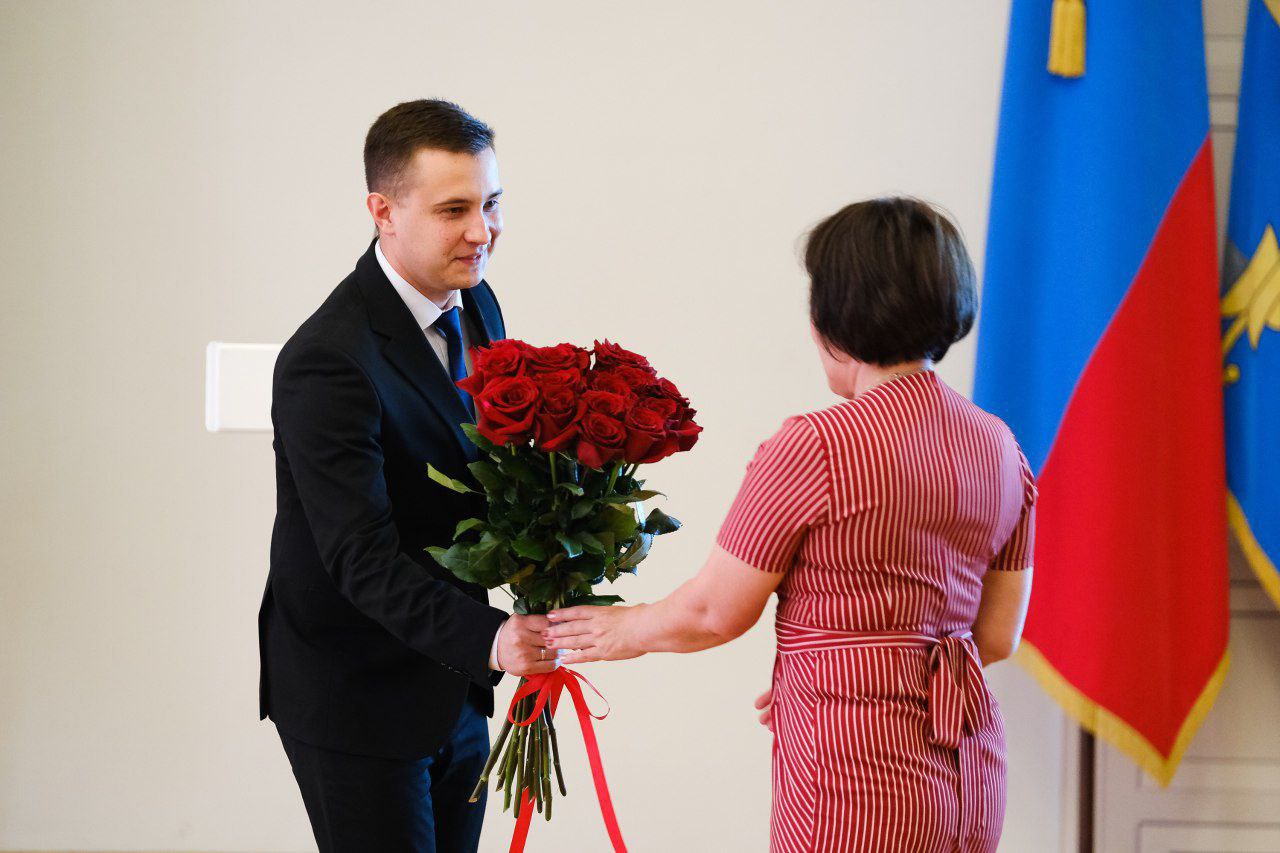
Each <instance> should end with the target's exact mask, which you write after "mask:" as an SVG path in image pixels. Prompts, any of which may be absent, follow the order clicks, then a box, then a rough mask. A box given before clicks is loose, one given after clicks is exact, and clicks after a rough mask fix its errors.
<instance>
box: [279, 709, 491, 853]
mask: <svg viewBox="0 0 1280 853" xmlns="http://www.w3.org/2000/svg"><path fill="white" fill-rule="evenodd" d="M280 740H281V742H282V743H283V744H284V751H285V754H286V755H287V756H289V764H290V765H292V766H293V775H294V778H295V779H297V780H298V787H299V788H300V789H301V790H302V801H303V803H304V804H305V805H306V807H307V816H308V817H309V818H311V829H312V831H314V832H315V836H316V844H317V845H318V846H319V848H320V852H321V853H475V850H476V848H477V847H478V846H479V844H480V825H481V823H482V822H483V820H484V806H485V797H484V796H481V798H480V800H479V802H475V803H469V802H467V799H468V798H469V797H470V796H471V791H472V790H473V789H474V788H475V784H476V780H477V779H479V778H480V771H481V770H483V769H484V762H485V759H486V758H488V756H489V727H488V724H487V723H486V721H485V718H484V716H483V715H482V714H481V713H480V712H479V711H477V710H476V709H475V708H473V707H472V705H471V703H470V702H465V703H463V706H462V712H461V713H460V714H459V715H458V722H457V724H456V725H455V727H454V730H453V734H452V735H451V736H450V738H449V740H447V741H446V742H445V745H444V746H442V747H441V748H440V750H439V751H438V752H437V753H436V754H435V755H430V756H427V757H426V758H421V759H417V760H413V761H402V760H397V759H391V758H371V757H369V756H364V755H348V754H347V753H343V752H333V751H331V750H327V749H322V748H320V747H318V746H312V745H311V744H308V743H303V742H302V741H300V740H297V739H295V738H291V737H289V736H288V735H286V734H285V733H284V732H280Z"/></svg>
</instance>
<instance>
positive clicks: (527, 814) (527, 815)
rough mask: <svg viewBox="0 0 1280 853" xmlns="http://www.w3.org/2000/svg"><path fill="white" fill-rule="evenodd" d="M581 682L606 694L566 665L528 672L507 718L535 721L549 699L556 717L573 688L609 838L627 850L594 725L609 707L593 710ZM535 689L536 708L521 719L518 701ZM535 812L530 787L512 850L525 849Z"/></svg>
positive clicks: (620, 849) (523, 794)
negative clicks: (564, 695) (562, 699)
mask: <svg viewBox="0 0 1280 853" xmlns="http://www.w3.org/2000/svg"><path fill="white" fill-rule="evenodd" d="M578 682H582V684H585V685H587V686H588V687H590V688H591V690H592V692H594V693H595V694H596V695H597V696H599V697H600V698H601V699H604V696H603V694H601V693H600V691H599V690H596V686H595V685H594V684H592V683H591V682H590V681H588V680H587V679H586V678H585V677H583V676H582V675H581V674H580V673H577V672H574V671H573V670H571V669H569V668H567V667H563V666H562V667H558V668H556V669H555V670H553V671H551V672H547V673H537V674H534V675H530V676H526V677H525V680H524V684H522V685H521V686H520V689H519V690H517V691H516V695H515V696H512V697H511V707H510V708H508V709H507V719H508V720H510V721H511V722H512V723H514V724H515V725H517V726H527V725H531V724H532V723H533V721H534V720H536V719H538V717H539V716H540V715H541V714H542V709H543V708H545V707H546V706H547V704H548V703H549V704H550V705H551V716H552V717H554V716H555V714H556V706H557V705H558V704H559V702H560V691H561V690H568V691H569V696H570V697H571V698H572V699H573V707H574V710H576V711H577V712H578V724H579V725H581V726H582V741H583V743H584V744H585V745H586V748H587V759H588V760H589V761H590V762H591V778H592V780H593V781H594V782H595V783H596V799H598V800H599V801H600V814H601V815H602V816H603V817H604V826H605V829H607V830H608V831H609V840H610V841H612V842H613V849H614V850H615V851H617V853H627V846H626V844H624V843H623V841H622V830H621V829H619V828H618V816H617V815H616V814H615V813H614V811H613V800H612V798H610V796H609V783H608V782H606V781H605V778H604V764H603V763H602V762H601V761H600V745H599V744H598V743H597V742H596V732H595V728H594V727H593V726H592V725H591V720H592V718H593V717H594V718H595V719H597V720H603V719H604V718H605V717H607V716H609V711H608V709H607V708H606V710H605V712H604V713H603V714H599V715H596V714H593V713H591V709H590V708H589V707H588V706H587V699H586V696H584V695H583V692H582V684H579V683H578ZM535 693H536V694H537V695H538V698H537V699H536V700H535V701H534V703H533V710H532V711H531V712H530V713H529V716H528V717H527V718H525V719H523V720H517V719H516V718H515V713H516V705H517V704H518V703H519V702H520V700H521V699H524V698H525V697H526V696H532V695H534V694H535ZM605 704H606V706H607V705H608V702H607V701H606V703H605ZM533 813H534V805H533V796H532V795H531V794H530V793H529V790H528V789H527V788H526V789H524V790H523V791H521V792H520V817H519V818H517V819H516V831H515V834H514V835H512V836H511V853H521V851H523V850H524V844H525V840H526V839H527V838H528V837H529V825H530V823H531V822H532V821H533Z"/></svg>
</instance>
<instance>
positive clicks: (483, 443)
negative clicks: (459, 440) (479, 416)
mask: <svg viewBox="0 0 1280 853" xmlns="http://www.w3.org/2000/svg"><path fill="white" fill-rule="evenodd" d="M462 431H463V432H464V433H466V435H467V438H469V439H471V443H472V444H474V445H475V446H476V447H478V448H480V449H481V450H483V451H485V452H486V453H488V452H489V451H491V450H493V449H495V448H496V447H497V446H498V445H496V444H494V443H493V442H492V441H490V440H489V439H487V438H485V437H484V436H483V435H481V434H480V430H479V429H478V428H477V427H476V425H475V424H469V423H468V424H463V425H462Z"/></svg>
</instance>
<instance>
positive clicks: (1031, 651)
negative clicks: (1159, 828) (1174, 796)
mask: <svg viewBox="0 0 1280 853" xmlns="http://www.w3.org/2000/svg"><path fill="white" fill-rule="evenodd" d="M1016 657H1017V659H1018V662H1019V663H1020V664H1021V665H1022V667H1023V669H1026V670H1027V671H1028V672H1029V673H1031V675H1032V676H1033V677H1035V679H1036V681H1038V682H1040V687H1041V688H1042V689H1043V690H1044V691H1045V692H1046V693H1048V694H1049V696H1050V697H1051V698H1052V699H1053V700H1054V701H1055V702H1057V703H1058V704H1059V705H1061V706H1062V709H1063V710H1064V711H1066V712H1067V714H1068V715H1069V716H1071V717H1072V718H1073V719H1074V720H1075V721H1076V722H1077V723H1079V724H1080V725H1081V726H1082V727H1084V728H1085V729H1086V730H1088V731H1089V732H1092V733H1093V735H1094V736H1096V737H1098V738H1100V739H1101V740H1104V741H1106V742H1107V743H1109V744H1111V745H1112V746H1114V747H1115V748H1116V749H1118V750H1120V751H1121V752H1122V753H1124V754H1125V755H1127V756H1129V758H1130V759H1132V760H1133V762H1134V763H1135V764H1137V765H1138V766H1139V767H1140V768H1142V769H1143V770H1144V771H1146V772H1147V774H1148V775H1150V776H1151V778H1153V779H1155V780H1156V782H1158V783H1159V784H1160V787H1162V788H1167V787H1168V786H1169V783H1170V782H1172V781H1173V776H1174V774H1175V773H1177V771H1178V765H1179V764H1180V763H1181V762H1182V756H1183V754H1184V753H1185V752H1186V751H1187V747H1188V746H1190V745H1191V740H1192V738H1194V737H1195V735H1196V732H1197V731H1198V730H1199V728H1200V724H1201V723H1203V722H1204V718H1205V716H1206V715H1208V713H1209V709H1210V708H1212V707H1213V702H1214V700H1215V699H1217V698H1218V693H1219V691H1221V690H1222V682H1223V679H1225V678H1226V674H1227V667H1228V665H1229V662H1230V659H1231V655H1230V653H1229V652H1226V651H1224V652H1223V653H1222V660H1221V661H1220V662H1219V663H1218V666H1217V667H1216V668H1215V669H1214V671H1213V674H1212V675H1211V676H1209V680H1208V681H1207V682H1206V683H1205V686H1204V689H1203V690H1202V691H1201V692H1200V697H1199V698H1198V699H1196V701H1195V704H1194V705H1192V706H1191V710H1190V711H1189V712H1188V713H1187V717H1186V719H1185V720H1183V721H1182V726H1181V728H1179V730H1178V736H1177V737H1176V738H1174V741H1173V750H1172V751H1171V752H1170V753H1169V755H1168V757H1166V756H1164V755H1163V754H1162V753H1161V752H1160V751H1159V750H1158V749H1156V748H1155V747H1154V746H1153V745H1152V744H1151V741H1149V740H1147V738H1146V737H1144V736H1143V735H1142V734H1141V733H1140V732H1139V731H1138V730H1137V729H1135V728H1134V727H1133V726H1131V725H1129V724H1128V723H1126V722H1125V721H1124V720H1122V719H1120V718H1119V717H1117V716H1116V715H1115V714H1113V713H1111V712H1110V711H1108V710H1107V709H1106V708H1104V707H1102V705H1100V704H1098V703H1097V702H1095V701H1093V700H1092V699H1090V698H1089V697H1088V696H1085V695H1084V694H1083V693H1081V692H1080V690H1079V689H1077V688H1076V686H1075V685H1073V684H1072V683H1071V682H1070V681H1068V680H1067V679H1066V678H1064V677H1063V675H1062V674H1061V673H1060V672H1058V670H1057V669H1056V668H1054V666H1053V664H1051V663H1049V660H1048V658H1046V657H1045V656H1044V655H1043V654H1041V653H1040V650H1039V649H1037V648H1036V647H1035V646H1034V645H1032V644H1031V643H1029V642H1027V641H1026V640H1023V641H1022V645H1021V647H1020V648H1019V649H1018V652H1017V654H1016Z"/></svg>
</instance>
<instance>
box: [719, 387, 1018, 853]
mask: <svg viewBox="0 0 1280 853" xmlns="http://www.w3.org/2000/svg"><path fill="white" fill-rule="evenodd" d="M1035 494H1036V491H1035V484H1034V480H1033V478H1032V476H1031V472H1030V469H1029V468H1028V466H1027V462H1026V459H1025V458H1024V457H1023V455H1022V452H1021V451H1020V450H1019V448H1018V445H1017V443H1016V442H1015V441H1014V438H1013V435H1012V434H1011V433H1010V432H1009V429H1008V427H1006V426H1005V425H1004V423H1003V422H1001V421H1000V420H999V419H998V418H996V417H994V416H992V415H990V414H988V413H986V412H984V411H982V410H981V409H979V408H978V407H977V406H975V405H973V404H972V403H970V402H969V401H968V400H966V399H964V398H963V397H961V396H960V395H959V394H957V393H956V392H955V391H953V390H951V389H950V388H948V387H947V386H946V385H945V384H943V383H942V381H941V380H939V379H938V377H937V375H936V374H934V373H933V372H932V371H922V372H918V373H911V374H907V375H906V376H903V377H899V378H896V379H894V380H892V381H890V382H886V383H884V384H882V385H878V386H876V387H875V388H872V389H871V390H869V391H867V392H865V393H863V394H861V395H859V396H858V397H857V398H855V399H853V400H849V401H847V402H844V403H841V404H839V405H837V406H833V407H831V408H829V409H826V410H824V411H820V412H815V413H812V414H807V415H801V416H799V417H794V418H791V419H789V420H788V421H786V423H784V424H783V426H782V428H781V429H780V430H779V431H778V433H777V434H776V435H775V436H773V438H771V439H769V440H768V441H766V442H765V443H764V444H762V445H761V446H760V450H759V451H758V452H757V454H756V456H755V458H754V459H753V460H752V461H751V464H750V465H749V466H748V467H747V476H746V479H745V481H744V482H743V484H742V487H741V490H740V491H739V493H738V496H737V498H736V500H735V501H734V504H733V507H732V509H731V510H730V511H729V517H728V518H727V519H726V521H725V523H724V526H723V527H722V528H721V531H720V535H719V537H718V543H719V545H720V547H722V548H724V549H725V550H727V551H729V552H730V553H732V554H734V555H735V556H737V557H739V558H740V559H742V560H744V561H746V562H747V563H749V564H751V565H752V566H755V567H757V568H759V569H762V570H764V571H767V572H787V576H786V578H785V579H783V581H782V584H781V586H780V587H779V589H778V598H779V604H778V657H777V662H776V663H775V666H774V677H773V691H774V692H773V701H774V705H773V714H774V731H775V737H774V744H773V818H772V822H771V830H770V849H771V850H772V851H774V853H801V851H803V853H818V851H821V853H837V851H913V853H916V852H917V851H918V852H919V853H925V851H939V853H942V851H947V853H952V851H966V852H967V851H990V850H995V848H996V843H997V842H998V841H999V838H1000V830H1001V827H1002V824H1003V821H1004V807H1005V747H1004V728H1003V725H1002V723H1001V719H1000V711H999V708H998V707H997V706H996V702H995V699H994V698H993V697H992V696H991V693H990V692H989V691H988V689H987V686H986V682H985V681H984V680H983V676H982V668H981V664H980V663H979V661H978V657H977V651H976V648H975V647H974V644H973V640H972V638H971V636H970V635H969V632H970V631H971V630H972V627H973V622H974V618H975V617H976V616H977V613H978V603H979V599H980V597H981V593H982V577H983V575H984V574H985V573H986V572H987V571H988V570H989V569H999V570H1011V571H1017V570H1021V569H1024V568H1026V567H1027V566H1029V565H1030V562H1031V553H1032V538H1033V531H1034V519H1035Z"/></svg>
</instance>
